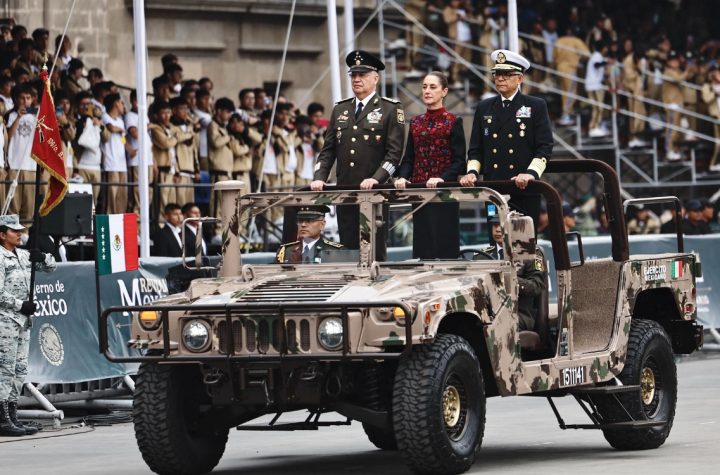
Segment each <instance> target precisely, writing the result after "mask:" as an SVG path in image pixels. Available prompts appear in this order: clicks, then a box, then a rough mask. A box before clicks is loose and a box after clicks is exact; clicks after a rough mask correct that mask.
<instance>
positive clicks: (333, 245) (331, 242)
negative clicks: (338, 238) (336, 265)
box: [323, 238, 345, 249]
mask: <svg viewBox="0 0 720 475" xmlns="http://www.w3.org/2000/svg"><path fill="white" fill-rule="evenodd" d="M323 242H324V243H325V244H327V245H328V246H332V247H335V248H338V249H340V248H342V247H345V246H343V245H342V244H340V243H339V242H335V241H328V240H327V239H325V238H323Z"/></svg>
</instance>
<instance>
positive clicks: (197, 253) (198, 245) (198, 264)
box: [180, 218, 220, 270]
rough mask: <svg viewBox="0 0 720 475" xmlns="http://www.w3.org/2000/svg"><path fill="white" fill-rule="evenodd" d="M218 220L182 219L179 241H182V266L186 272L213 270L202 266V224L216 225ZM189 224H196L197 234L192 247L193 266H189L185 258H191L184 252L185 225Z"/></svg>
mask: <svg viewBox="0 0 720 475" xmlns="http://www.w3.org/2000/svg"><path fill="white" fill-rule="evenodd" d="M219 221H220V220H219V219H217V218H187V219H184V220H183V222H182V228H181V232H180V240H181V241H182V265H183V267H184V268H186V269H188V270H215V267H214V266H204V265H203V255H202V252H203V249H202V235H203V223H213V224H214V223H217V222H219ZM189 222H197V223H198V227H197V232H196V233H195V246H194V253H193V256H194V257H195V265H194V266H189V265H188V261H187V258H188V257H191V256H188V255H187V254H186V253H185V252H186V249H185V242H186V241H185V225H186V224H187V223H189Z"/></svg>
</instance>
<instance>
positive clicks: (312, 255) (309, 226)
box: [275, 205, 343, 264]
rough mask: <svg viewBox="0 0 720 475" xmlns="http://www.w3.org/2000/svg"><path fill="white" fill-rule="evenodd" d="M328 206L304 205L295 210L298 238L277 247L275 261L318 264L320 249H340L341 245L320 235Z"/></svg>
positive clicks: (320, 257)
mask: <svg viewBox="0 0 720 475" xmlns="http://www.w3.org/2000/svg"><path fill="white" fill-rule="evenodd" d="M328 211H330V208H328V207H327V206H324V205H320V206H305V207H302V208H300V210H299V211H298V212H297V215H296V219H297V227H298V237H299V238H300V239H299V240H297V241H295V242H290V243H287V244H283V245H282V246H280V249H278V252H277V255H276V256H275V262H278V263H281V264H284V263H292V264H319V263H320V262H322V251H326V250H330V251H333V250H338V249H342V248H343V245H342V244H338V243H336V242H333V241H330V240H328V239H325V238H324V237H322V231H323V229H324V228H325V213H327V212H328Z"/></svg>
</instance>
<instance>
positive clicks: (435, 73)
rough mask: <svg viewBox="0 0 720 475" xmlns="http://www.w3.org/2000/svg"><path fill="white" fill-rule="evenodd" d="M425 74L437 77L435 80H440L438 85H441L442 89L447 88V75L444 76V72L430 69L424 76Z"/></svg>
mask: <svg viewBox="0 0 720 475" xmlns="http://www.w3.org/2000/svg"><path fill="white" fill-rule="evenodd" d="M427 76H433V77H435V78H437V80H438V81H440V86H442V88H443V89H447V88H448V78H447V76H445V74H444V73H441V72H440V71H430V72H429V73H427V75H426V76H425V77H427Z"/></svg>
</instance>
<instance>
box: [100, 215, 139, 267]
mask: <svg viewBox="0 0 720 475" xmlns="http://www.w3.org/2000/svg"><path fill="white" fill-rule="evenodd" d="M95 225H96V227H95V232H96V233H97V263H98V273H99V274H100V275H105V274H113V273H115V272H126V271H131V270H137V268H138V238H137V215H136V214H135V213H127V214H99V215H97V216H96V223H95Z"/></svg>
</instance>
